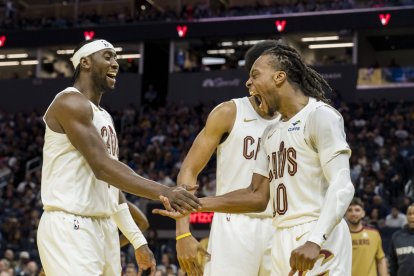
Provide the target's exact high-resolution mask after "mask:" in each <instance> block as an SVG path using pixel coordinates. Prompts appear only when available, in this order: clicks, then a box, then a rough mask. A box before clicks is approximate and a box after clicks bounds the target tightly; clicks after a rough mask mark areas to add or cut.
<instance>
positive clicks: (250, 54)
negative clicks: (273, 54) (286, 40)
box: [244, 40, 281, 72]
mask: <svg viewBox="0 0 414 276" xmlns="http://www.w3.org/2000/svg"><path fill="white" fill-rule="evenodd" d="M280 43H281V42H280V41H278V40H265V41H261V42H258V43H256V44H254V45H253V46H252V47H250V48H249V50H247V52H246V54H245V55H244V60H245V67H246V69H247V71H248V72H250V70H251V69H252V66H253V63H254V62H255V61H256V59H258V58H259V57H260V56H261V55H262V54H263V52H265V51H266V50H269V49H271V48H273V47H277V46H278V45H279V44H280Z"/></svg>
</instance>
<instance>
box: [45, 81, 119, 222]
mask: <svg viewBox="0 0 414 276" xmlns="http://www.w3.org/2000/svg"><path fill="white" fill-rule="evenodd" d="M60 93H80V92H79V91H78V90H77V89H76V88H74V87H68V88H66V89H65V90H63V91H62V92H60ZM60 93H59V94H60ZM59 94H58V95H59ZM58 95H57V96H58ZM90 105H91V108H92V111H93V124H94V126H95V127H96V129H97V131H98V132H99V134H100V135H101V136H102V140H103V141H104V143H105V145H106V147H107V150H108V153H109V155H110V156H111V157H112V158H114V159H118V139H117V136H116V132H115V127H114V125H113V121H112V117H111V116H110V115H109V113H108V112H106V111H105V110H103V109H102V108H100V107H97V106H95V105H94V104H93V103H92V102H90ZM46 112H47V111H46ZM41 195H42V201H43V205H44V209H45V210H62V211H66V212H69V213H73V214H77V215H83V216H109V215H111V214H112V213H113V211H114V210H115V209H114V208H115V205H116V204H117V203H118V197H119V190H118V189H117V188H115V187H113V186H110V185H108V184H107V183H105V182H103V181H101V180H99V179H97V178H96V177H95V175H94V173H93V172H92V169H91V168H90V167H89V165H88V163H87V162H86V159H85V158H84V157H83V156H82V154H81V153H80V152H79V151H78V150H77V149H76V148H75V147H74V146H73V145H72V144H71V142H70V141H69V139H68V137H67V135H66V134H64V133H63V134H62V133H57V132H54V131H53V130H51V129H50V128H49V127H48V125H47V124H46V133H45V144H44V149H43V167H42V187H41Z"/></svg>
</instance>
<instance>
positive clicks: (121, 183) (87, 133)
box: [45, 93, 199, 211]
mask: <svg viewBox="0 0 414 276" xmlns="http://www.w3.org/2000/svg"><path fill="white" fill-rule="evenodd" d="M92 114H93V113H92V109H91V106H90V103H89V102H88V100H87V99H86V97H85V96H84V95H82V94H80V93H66V94H62V95H60V96H59V97H57V98H56V100H55V101H54V103H53V104H52V105H51V106H50V109H49V111H48V112H47V114H46V116H45V118H46V121H47V123H48V125H49V127H50V128H51V129H52V130H53V131H55V132H60V133H65V134H66V135H67V137H68V139H69V140H70V142H71V143H72V145H73V146H74V147H75V148H76V149H77V150H78V151H79V152H80V153H81V154H82V155H83V157H84V158H85V159H86V161H87V162H88V164H89V166H90V167H91V169H92V171H93V173H94V174H95V176H96V178H98V179H100V180H102V181H105V182H107V183H110V184H112V185H113V186H115V187H117V188H119V189H120V190H123V191H126V192H129V193H132V194H135V195H138V196H142V197H146V198H149V199H154V200H157V199H158V198H159V196H160V195H164V196H166V197H168V198H169V199H170V200H171V202H173V203H172V205H173V206H174V208H176V209H177V210H180V211H183V210H184V209H186V210H195V209H197V208H198V207H199V201H198V199H197V198H196V197H195V196H194V195H192V194H190V193H188V192H187V191H185V190H184V189H183V188H179V187H178V188H168V187H166V186H164V185H161V184H159V183H157V182H155V181H151V180H148V179H145V178H143V177H141V176H139V175H137V174H136V173H135V172H134V171H133V170H132V169H130V168H129V167H128V166H127V165H125V164H123V163H122V162H119V161H117V160H114V159H112V158H111V157H110V156H109V154H108V152H107V150H106V146H105V144H104V142H103V141H102V138H101V137H100V135H99V133H98V131H97V130H96V128H95V127H94V125H93V123H92V116H93V115H92Z"/></svg>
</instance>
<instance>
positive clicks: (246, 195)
mask: <svg viewBox="0 0 414 276" xmlns="http://www.w3.org/2000/svg"><path fill="white" fill-rule="evenodd" d="M269 197H270V185H269V178H267V177H264V176H263V175H260V174H257V173H253V176H252V182H251V184H250V185H249V187H247V188H244V189H239V190H235V191H232V192H229V193H227V194H224V195H219V196H209V197H202V198H200V203H201V205H202V207H201V208H200V209H199V210H198V211H199V212H219V213H233V214H243V213H254V212H263V211H264V210H266V207H267V204H268V202H269ZM161 202H162V203H163V204H164V207H165V210H160V209H154V210H153V213H154V214H159V215H162V216H168V217H171V218H174V219H177V218H181V217H183V214H181V213H179V212H177V211H176V210H174V208H173V207H172V206H171V205H170V203H169V201H168V198H167V197H162V196H161Z"/></svg>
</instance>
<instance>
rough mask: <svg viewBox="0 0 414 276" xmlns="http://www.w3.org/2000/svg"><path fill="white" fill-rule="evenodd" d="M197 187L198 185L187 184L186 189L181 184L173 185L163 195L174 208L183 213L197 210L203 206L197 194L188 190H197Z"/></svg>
mask: <svg viewBox="0 0 414 276" xmlns="http://www.w3.org/2000/svg"><path fill="white" fill-rule="evenodd" d="M197 188H198V186H187V187H186V188H185V189H184V188H183V187H181V186H180V187H171V188H168V190H167V192H166V193H165V194H164V195H163V196H165V197H166V198H167V199H168V201H169V203H170V205H171V207H172V208H173V209H174V210H176V211H178V212H180V213H181V214H188V213H189V212H195V211H197V210H198V209H199V208H201V204H200V200H199V199H198V198H197V197H196V196H195V195H193V194H192V193H189V192H188V191H192V190H196V189H197Z"/></svg>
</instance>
